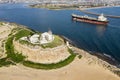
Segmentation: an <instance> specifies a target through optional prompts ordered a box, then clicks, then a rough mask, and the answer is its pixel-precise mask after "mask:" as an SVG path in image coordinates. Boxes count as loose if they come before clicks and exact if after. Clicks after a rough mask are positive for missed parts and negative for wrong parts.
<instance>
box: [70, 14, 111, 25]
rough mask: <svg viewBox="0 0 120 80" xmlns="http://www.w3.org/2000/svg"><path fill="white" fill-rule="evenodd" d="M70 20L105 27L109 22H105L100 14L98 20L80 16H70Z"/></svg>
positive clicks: (105, 19) (104, 18)
mask: <svg viewBox="0 0 120 80" xmlns="http://www.w3.org/2000/svg"><path fill="white" fill-rule="evenodd" d="M72 19H73V20H75V21H81V22H86V23H92V24H98V25H107V24H108V22H109V21H108V20H107V18H106V17H104V15H103V14H101V15H100V16H98V18H94V17H89V16H87V15H85V16H80V15H76V14H72Z"/></svg>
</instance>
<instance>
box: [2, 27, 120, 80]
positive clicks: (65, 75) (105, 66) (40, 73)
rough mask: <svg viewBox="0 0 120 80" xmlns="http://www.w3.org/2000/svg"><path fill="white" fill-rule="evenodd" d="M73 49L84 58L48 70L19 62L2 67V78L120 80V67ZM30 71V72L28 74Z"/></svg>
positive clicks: (6, 79) (75, 48)
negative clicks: (33, 67) (26, 65)
mask: <svg viewBox="0 0 120 80" xmlns="http://www.w3.org/2000/svg"><path fill="white" fill-rule="evenodd" d="M7 26H8V25H7ZM72 50H73V51H74V52H75V53H77V54H78V56H79V55H82V58H81V59H78V56H77V57H76V58H75V60H74V61H73V62H72V63H70V64H69V65H67V66H64V67H62V68H59V69H53V70H49V71H48V70H37V69H32V68H29V67H25V66H23V65H21V64H17V65H16V66H15V65H14V66H13V65H11V66H9V67H0V73H1V75H0V78H1V79H3V80H10V79H14V76H16V79H20V80H21V79H23V80H32V79H33V78H34V79H36V80H39V79H41V78H42V79H44V80H47V79H48V78H50V79H51V80H64V79H68V80H80V79H81V78H82V80H96V79H97V80H102V79H104V78H105V79H106V80H120V77H118V76H120V75H119V74H117V73H116V72H117V71H118V72H120V68H117V67H116V66H114V65H111V64H109V63H108V62H106V61H104V60H102V59H100V58H99V57H97V56H95V55H91V54H90V53H89V52H86V51H84V50H82V49H79V48H77V47H74V46H72ZM15 69H16V70H15ZM91 71H92V74H91ZM115 71H116V72H115ZM29 72H30V74H28V73H29ZM56 73H57V74H56ZM4 74H6V75H4ZM116 74H117V75H118V76H117V75H116ZM25 75H26V76H25ZM50 75H51V76H50ZM54 75H56V76H54ZM71 75H72V76H71ZM86 75H87V76H88V77H87V78H86V77H85V76H86ZM29 76H31V77H29ZM60 76H61V78H60ZM95 76H96V77H95ZM108 76H109V77H108ZM9 77H10V79H9Z"/></svg>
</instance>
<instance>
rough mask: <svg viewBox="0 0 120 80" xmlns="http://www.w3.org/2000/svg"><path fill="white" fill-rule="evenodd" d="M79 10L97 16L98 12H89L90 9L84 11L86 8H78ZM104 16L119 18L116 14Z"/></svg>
mask: <svg viewBox="0 0 120 80" xmlns="http://www.w3.org/2000/svg"><path fill="white" fill-rule="evenodd" d="M80 11H81V12H84V13H87V14H92V15H97V16H99V15H100V14H98V13H94V12H90V11H86V10H80ZM104 16H106V17H110V18H120V16H116V15H104Z"/></svg>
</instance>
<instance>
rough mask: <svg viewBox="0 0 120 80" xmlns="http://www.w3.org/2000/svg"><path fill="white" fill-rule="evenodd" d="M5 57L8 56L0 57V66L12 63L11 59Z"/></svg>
mask: <svg viewBox="0 0 120 80" xmlns="http://www.w3.org/2000/svg"><path fill="white" fill-rule="evenodd" d="M7 59H8V58H2V59H0V67H2V66H9V65H10V64H13V63H12V62H11V61H8V60H7Z"/></svg>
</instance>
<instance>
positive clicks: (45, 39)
mask: <svg viewBox="0 0 120 80" xmlns="http://www.w3.org/2000/svg"><path fill="white" fill-rule="evenodd" d="M20 39H21V40H25V41H28V42H30V43H32V44H46V43H50V42H52V41H53V40H54V36H53V34H52V31H50V30H49V31H48V32H44V33H42V34H41V36H40V35H38V34H34V35H32V36H30V37H29V38H28V37H22V38H20Z"/></svg>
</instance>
